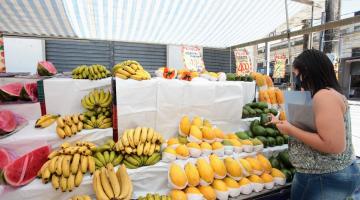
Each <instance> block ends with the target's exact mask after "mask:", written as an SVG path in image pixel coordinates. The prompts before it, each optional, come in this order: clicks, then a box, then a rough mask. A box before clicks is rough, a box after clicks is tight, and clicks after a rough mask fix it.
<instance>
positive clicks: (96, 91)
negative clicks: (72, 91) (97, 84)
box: [93, 89, 100, 102]
mask: <svg viewBox="0 0 360 200" xmlns="http://www.w3.org/2000/svg"><path fill="white" fill-rule="evenodd" d="M93 95H94V98H95V102H99V99H100V94H99V91H98V90H97V89H95V90H94V91H93Z"/></svg>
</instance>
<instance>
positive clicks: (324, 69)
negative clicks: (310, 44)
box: [293, 49, 342, 96]
mask: <svg viewBox="0 0 360 200" xmlns="http://www.w3.org/2000/svg"><path fill="white" fill-rule="evenodd" d="M293 66H294V68H295V69H297V70H299V76H300V75H301V77H302V80H301V87H302V88H304V90H308V91H310V92H311V95H312V96H314V95H315V94H316V93H317V92H318V91H319V90H321V89H329V88H332V89H334V90H336V91H338V92H339V93H342V91H341V87H340V85H339V83H338V81H337V79H336V75H335V71H334V65H333V64H332V62H331V61H330V59H329V58H328V57H327V55H325V54H324V53H322V52H320V51H318V50H315V49H309V50H305V51H303V52H302V53H301V54H300V55H299V56H298V57H296V58H295V60H294V63H293Z"/></svg>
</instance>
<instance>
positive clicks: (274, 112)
mask: <svg viewBox="0 0 360 200" xmlns="http://www.w3.org/2000/svg"><path fill="white" fill-rule="evenodd" d="M270 112H271V114H273V115H275V116H276V115H277V114H278V111H277V110H275V109H273V108H271V109H270Z"/></svg>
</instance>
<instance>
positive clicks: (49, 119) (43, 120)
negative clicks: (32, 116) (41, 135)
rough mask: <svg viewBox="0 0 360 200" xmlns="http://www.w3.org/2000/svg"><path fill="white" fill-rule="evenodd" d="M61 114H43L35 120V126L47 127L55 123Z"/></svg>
mask: <svg viewBox="0 0 360 200" xmlns="http://www.w3.org/2000/svg"><path fill="white" fill-rule="evenodd" d="M59 116H60V115H50V114H47V115H43V116H41V117H40V118H39V119H37V120H36V122H35V128H46V127H48V126H50V125H51V124H53V123H54V122H55V121H56V119H57V118H58V117H59Z"/></svg>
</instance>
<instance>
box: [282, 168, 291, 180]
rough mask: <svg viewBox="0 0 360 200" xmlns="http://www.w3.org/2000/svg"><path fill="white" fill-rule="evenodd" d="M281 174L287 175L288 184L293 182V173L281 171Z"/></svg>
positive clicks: (286, 170)
mask: <svg viewBox="0 0 360 200" xmlns="http://www.w3.org/2000/svg"><path fill="white" fill-rule="evenodd" d="M281 172H282V173H284V174H285V176H286V182H291V181H292V178H293V176H292V174H291V171H290V170H288V169H281Z"/></svg>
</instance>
